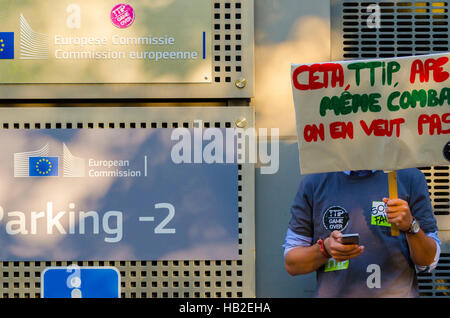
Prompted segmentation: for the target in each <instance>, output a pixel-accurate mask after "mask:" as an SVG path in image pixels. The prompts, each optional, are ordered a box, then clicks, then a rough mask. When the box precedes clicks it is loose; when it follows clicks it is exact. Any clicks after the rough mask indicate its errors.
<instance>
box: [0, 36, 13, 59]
mask: <svg viewBox="0 0 450 318" xmlns="http://www.w3.org/2000/svg"><path fill="white" fill-rule="evenodd" d="M13 59H14V32H0V60H13Z"/></svg>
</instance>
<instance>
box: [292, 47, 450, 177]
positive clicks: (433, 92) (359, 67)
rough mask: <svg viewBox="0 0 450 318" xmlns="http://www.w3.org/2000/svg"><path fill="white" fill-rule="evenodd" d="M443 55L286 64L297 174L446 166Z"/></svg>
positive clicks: (448, 129)
mask: <svg viewBox="0 0 450 318" xmlns="http://www.w3.org/2000/svg"><path fill="white" fill-rule="evenodd" d="M449 57H450V53H447V54H432V55H422V56H415V57H401V58H390V59H371V60H350V61H344V62H329V63H319V64H308V65H296V64H292V69H291V78H292V87H293V96H294V103H295V111H296V120H297V135H298V139H299V151H300V169H301V173H302V174H309V173H318V172H331V171H344V170H365V169H377V170H378V169H379V170H397V169H403V168H412V167H423V166H431V165H448V164H450V107H449V106H450V87H449V72H450V63H449Z"/></svg>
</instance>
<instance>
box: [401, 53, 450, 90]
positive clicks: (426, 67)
mask: <svg viewBox="0 0 450 318" xmlns="http://www.w3.org/2000/svg"><path fill="white" fill-rule="evenodd" d="M447 62H448V57H446V56H443V57H440V58H438V59H433V58H430V59H426V60H425V62H424V61H422V60H414V61H413V62H412V64H411V75H410V79H409V81H410V82H411V84H414V83H415V81H416V77H417V75H419V80H420V82H421V83H423V82H428V81H429V80H430V73H433V81H435V82H436V83H441V82H443V81H446V80H447V79H448V77H449V74H448V72H446V71H444V68H443V66H444V65H445V64H447Z"/></svg>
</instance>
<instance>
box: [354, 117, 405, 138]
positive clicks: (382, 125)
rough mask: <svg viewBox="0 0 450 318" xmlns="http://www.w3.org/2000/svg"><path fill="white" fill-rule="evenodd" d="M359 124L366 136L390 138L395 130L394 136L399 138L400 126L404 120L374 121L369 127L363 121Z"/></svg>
mask: <svg viewBox="0 0 450 318" xmlns="http://www.w3.org/2000/svg"><path fill="white" fill-rule="evenodd" d="M359 123H360V125H361V128H362V129H363V131H364V133H365V134H366V135H367V136H370V135H372V134H373V135H374V136H378V137H383V136H387V137H391V136H392V134H393V133H394V130H395V136H397V137H400V125H401V124H403V123H405V119H404V118H396V119H375V120H373V121H372V122H371V123H370V125H367V123H366V122H365V121H364V120H361V121H360V122H359Z"/></svg>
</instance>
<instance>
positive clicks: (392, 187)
mask: <svg viewBox="0 0 450 318" xmlns="http://www.w3.org/2000/svg"><path fill="white" fill-rule="evenodd" d="M388 182H389V199H397V198H398V191H397V171H389V172H388ZM391 235H392V236H399V235H400V230H399V229H398V227H397V226H396V225H395V224H393V223H392V224H391Z"/></svg>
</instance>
